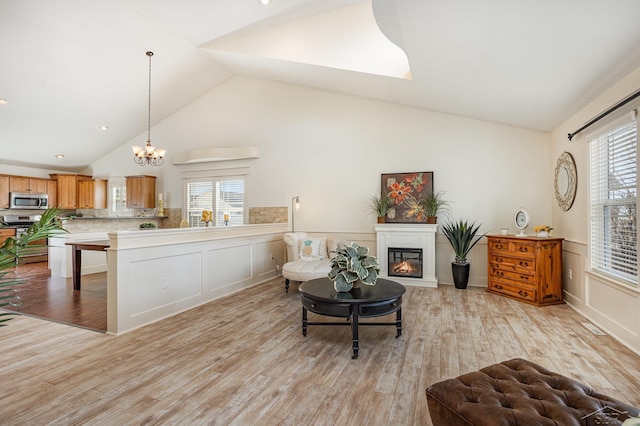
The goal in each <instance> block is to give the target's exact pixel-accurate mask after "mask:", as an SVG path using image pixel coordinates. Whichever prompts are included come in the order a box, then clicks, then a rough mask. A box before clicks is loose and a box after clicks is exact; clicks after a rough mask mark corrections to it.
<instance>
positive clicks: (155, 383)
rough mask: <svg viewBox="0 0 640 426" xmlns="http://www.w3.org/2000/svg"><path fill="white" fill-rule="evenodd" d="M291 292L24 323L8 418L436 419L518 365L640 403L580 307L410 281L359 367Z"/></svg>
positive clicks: (5, 369) (5, 370)
mask: <svg viewBox="0 0 640 426" xmlns="http://www.w3.org/2000/svg"><path fill="white" fill-rule="evenodd" d="M283 287H284V286H283V282H282V280H281V279H278V280H273V281H271V282H269V283H265V284H262V285H259V286H257V287H255V288H253V289H248V290H244V291H242V292H239V293H237V294H235V295H233V296H230V297H227V298H224V299H220V300H218V301H215V302H212V303H209V304H207V305H205V306H201V307H198V308H196V309H193V310H190V311H188V312H185V313H183V314H181V315H178V316H175V317H172V318H170V319H167V320H164V321H161V322H158V323H155V324H152V325H150V326H147V327H144V328H142V329H140V330H136V331H133V332H130V333H128V334H125V335H123V336H120V337H113V336H108V335H105V334H102V333H97V332H95V331H89V330H86V329H81V328H75V327H71V326H66V325H63V324H59V323H54V322H48V321H45V320H40V319H37V318H32V317H19V318H16V319H14V320H12V321H10V323H9V326H8V327H3V328H0V345H1V346H0V347H1V348H2V349H1V350H0V377H2V387H1V389H0V419H2V420H0V422H1V423H2V424H4V425H26V424H29V425H36V424H50V423H51V424H60V425H70V424H91V425H116V424H131V425H135V424H220V425H229V424H233V425H252V424H260V425H281V424H282V425H301V424H305V425H307V424H312V425H424V424H427V425H429V424H431V422H430V419H429V414H428V410H427V404H426V397H425V388H426V387H427V386H428V385H429V384H432V383H434V382H437V381H440V380H442V379H445V378H450V377H455V376H457V375H459V374H461V373H465V372H468V371H472V370H476V369H478V368H481V367H484V366H486V365H489V364H493V363H496V362H500V361H504V360H507V359H511V358H515V357H522V358H526V359H529V360H531V361H533V362H536V363H538V364H541V365H543V366H545V367H547V368H549V369H551V370H554V371H557V372H560V373H562V374H564V375H566V376H569V377H572V378H574V379H577V380H579V381H581V382H584V383H587V384H590V385H591V386H593V387H595V388H597V389H598V390H600V391H601V392H603V393H606V394H609V395H610V396H612V397H615V398H618V399H620V400H622V401H625V402H627V403H630V404H631V405H634V406H636V407H640V392H639V389H640V357H639V356H637V355H636V354H634V353H633V352H631V351H630V350H628V349H626V348H625V347H624V346H622V345H621V344H619V343H618V342H617V341H615V340H614V339H613V338H611V337H609V336H597V335H594V334H592V333H591V332H590V331H588V330H587V329H586V328H585V327H584V326H583V325H582V323H583V322H585V319H584V318H582V317H581V316H580V315H578V314H576V313H575V312H574V311H573V310H572V309H571V308H570V307H568V306H566V305H558V306H550V307H545V308H536V307H533V306H529V305H526V304H523V303H520V302H517V301H513V300H510V299H506V298H503V297H500V296H496V295H492V294H488V293H486V292H484V291H482V290H480V289H468V290H456V289H454V288H452V287H446V286H445V287H441V288H439V289H424V288H416V287H408V288H407V293H406V295H405V297H404V302H403V319H404V324H403V333H402V336H401V337H400V338H397V339H396V338H394V336H395V329H394V327H363V328H361V330H360V358H359V359H357V360H352V359H351V342H350V331H349V328H348V327H320V326H317V327H310V328H309V332H308V335H307V337H306V338H305V337H302V333H301V330H300V315H301V307H300V301H299V295H298V293H297V286H295V285H294V286H293V290H290V292H289V294H285V293H284V290H283ZM311 317H314V316H311ZM391 318H392V317H390V318H389V319H391ZM310 319H311V318H310ZM315 319H316V320H318V319H319V318H315ZM385 319H386V318H385ZM376 320H377V321H379V320H380V319H379V318H378V319H376Z"/></svg>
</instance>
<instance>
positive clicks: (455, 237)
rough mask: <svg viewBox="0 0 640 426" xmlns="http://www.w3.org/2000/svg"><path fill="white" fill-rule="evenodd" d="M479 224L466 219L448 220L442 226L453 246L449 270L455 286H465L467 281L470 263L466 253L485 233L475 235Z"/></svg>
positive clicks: (462, 287)
mask: <svg viewBox="0 0 640 426" xmlns="http://www.w3.org/2000/svg"><path fill="white" fill-rule="evenodd" d="M479 229H480V225H477V226H476V223H475V222H473V223H471V224H469V223H468V222H467V221H466V220H465V221H463V220H462V219H460V220H458V222H450V223H447V224H446V225H443V226H442V232H443V233H444V235H445V237H447V240H449V243H450V244H451V247H452V248H453V252H454V253H455V255H456V259H455V260H454V261H453V262H451V272H452V274H453V283H454V285H455V286H456V288H460V289H464V288H467V284H468V283H469V270H470V269H471V264H470V263H469V262H467V255H468V254H469V252H470V251H471V249H472V248H473V246H475V245H476V244H477V243H478V241H480V239H481V238H482V237H484V236H485V235H487V233H486V232H485V233H484V234H482V235H480V236H478V237H476V234H477V233H478V230H479ZM474 238H475V239H474Z"/></svg>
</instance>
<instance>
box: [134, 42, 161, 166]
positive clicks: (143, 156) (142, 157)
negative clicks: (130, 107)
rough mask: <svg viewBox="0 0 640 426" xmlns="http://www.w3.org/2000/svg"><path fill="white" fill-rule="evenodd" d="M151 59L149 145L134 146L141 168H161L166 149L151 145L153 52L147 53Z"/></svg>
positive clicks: (137, 161) (136, 159) (135, 157)
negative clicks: (149, 166)
mask: <svg viewBox="0 0 640 426" xmlns="http://www.w3.org/2000/svg"><path fill="white" fill-rule="evenodd" d="M147 56H148V57H149V115H148V118H147V145H146V146H145V147H144V148H143V147H140V146H132V147H131V149H133V161H135V162H136V163H138V164H140V165H141V166H146V165H151V166H160V165H162V163H164V154H166V152H167V150H166V149H158V148H156V147H155V146H153V145H151V57H152V56H153V52H147Z"/></svg>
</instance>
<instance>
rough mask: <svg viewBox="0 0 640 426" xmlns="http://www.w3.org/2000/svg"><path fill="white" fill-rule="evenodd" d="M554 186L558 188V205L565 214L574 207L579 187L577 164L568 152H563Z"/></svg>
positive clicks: (557, 165) (559, 159)
mask: <svg viewBox="0 0 640 426" xmlns="http://www.w3.org/2000/svg"><path fill="white" fill-rule="evenodd" d="M554 186H555V188H556V200H558V205H559V206H560V208H561V209H562V210H564V211H565V212H566V211H567V210H569V209H570V208H571V206H572V205H573V200H574V199H575V198H576V189H577V187H578V175H577V172H576V163H575V161H573V157H572V156H571V154H569V153H568V152H566V151H565V152H563V153H562V154H560V157H559V158H558V163H557V164H556V173H555V181H554Z"/></svg>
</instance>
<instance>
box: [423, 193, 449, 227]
mask: <svg viewBox="0 0 640 426" xmlns="http://www.w3.org/2000/svg"><path fill="white" fill-rule="evenodd" d="M420 206H421V207H422V210H423V211H424V214H425V216H426V217H427V223H436V222H437V221H438V214H439V213H445V214H447V215H448V214H449V201H447V200H445V199H444V191H439V192H432V193H431V194H429V195H428V196H427V197H426V198H423V199H421V200H420Z"/></svg>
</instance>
